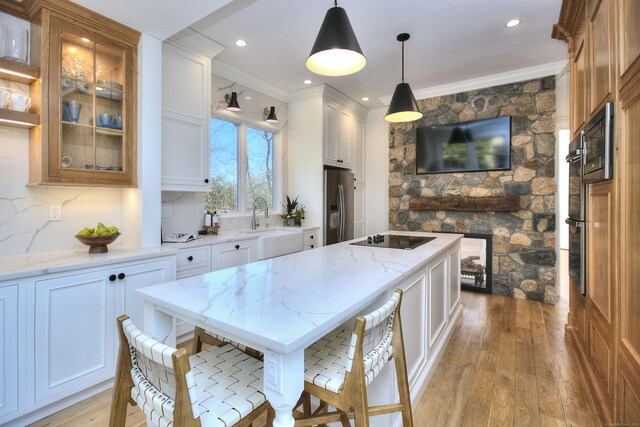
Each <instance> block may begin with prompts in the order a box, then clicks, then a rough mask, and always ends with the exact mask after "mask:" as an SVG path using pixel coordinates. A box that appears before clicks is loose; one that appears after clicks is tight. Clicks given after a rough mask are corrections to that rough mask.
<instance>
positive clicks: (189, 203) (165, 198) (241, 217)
mask: <svg viewBox="0 0 640 427" xmlns="http://www.w3.org/2000/svg"><path fill="white" fill-rule="evenodd" d="M162 210H163V212H164V213H169V212H170V213H171V216H163V218H162V232H163V233H196V232H197V231H198V230H200V229H202V225H203V221H204V194H203V193H190V192H189V193H187V192H176V191H163V192H162ZM251 216H252V214H251V212H247V213H245V214H238V213H233V214H224V213H223V214H220V215H219V218H220V226H221V228H220V232H222V233H223V232H225V231H230V230H247V229H250V228H251V219H252V218H251ZM257 217H258V222H259V224H261V225H262V224H269V226H270V227H273V226H276V225H282V220H281V219H280V216H279V215H278V214H277V213H273V214H271V211H270V213H269V218H265V217H264V213H262V211H260V212H259V213H258V214H257Z"/></svg>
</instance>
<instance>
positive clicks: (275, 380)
mask: <svg viewBox="0 0 640 427" xmlns="http://www.w3.org/2000/svg"><path fill="white" fill-rule="evenodd" d="M281 361H282V356H279V355H276V354H273V353H270V352H269V353H268V354H266V353H265V357H264V362H265V363H264V369H265V375H266V376H267V384H266V385H267V387H269V388H270V389H272V390H275V391H278V392H280V393H282V372H280V369H279V367H280V363H281Z"/></svg>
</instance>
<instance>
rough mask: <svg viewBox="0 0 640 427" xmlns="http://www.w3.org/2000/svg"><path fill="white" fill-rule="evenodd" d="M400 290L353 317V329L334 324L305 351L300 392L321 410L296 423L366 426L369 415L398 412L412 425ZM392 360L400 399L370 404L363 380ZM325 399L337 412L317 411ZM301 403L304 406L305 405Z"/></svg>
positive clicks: (373, 375)
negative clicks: (313, 398)
mask: <svg viewBox="0 0 640 427" xmlns="http://www.w3.org/2000/svg"><path fill="white" fill-rule="evenodd" d="M401 301H402V291H401V290H399V289H398V290H396V291H395V292H394V294H393V296H392V298H391V299H390V300H389V301H387V302H386V303H385V304H384V305H383V306H382V307H380V308H379V309H377V310H375V311H374V312H372V313H369V314H367V315H366V316H360V317H358V318H357V319H356V324H355V327H354V329H353V332H351V331H348V330H347V329H345V328H338V329H336V330H334V331H333V332H330V333H329V334H327V335H325V336H324V337H323V338H321V339H320V340H319V341H317V342H315V343H314V344H312V345H311V346H309V347H308V348H306V349H305V351H304V359H305V360H304V367H305V373H304V380H305V383H304V391H305V392H306V393H308V394H310V395H313V396H316V397H317V398H319V399H320V401H321V402H322V405H321V411H320V413H318V412H316V413H315V414H313V415H312V414H309V412H310V411H309V410H308V409H307V407H305V416H304V417H302V418H297V419H296V426H309V425H316V424H324V423H329V422H337V421H340V422H342V424H343V426H349V425H350V424H349V418H354V419H355V422H356V426H357V427H368V426H369V417H370V416H374V415H382V414H388V413H392V412H402V424H403V426H404V427H412V426H413V416H412V414H411V397H410V395H409V382H408V379H407V366H406V360H405V354H404V341H403V338H402V323H401V320H400V303H401ZM392 358H393V359H395V367H396V377H397V381H398V391H399V395H400V403H391V404H387V405H380V406H372V407H369V405H368V402H367V385H368V384H369V383H371V381H373V379H374V378H375V377H376V376H377V375H378V374H379V373H380V371H381V370H382V368H383V367H384V365H385V364H386V363H387V361H389V360H391V359H392ZM325 404H329V405H331V406H334V407H335V408H336V409H337V411H335V412H330V413H322V412H323V410H322V408H323V406H324V405H325ZM305 406H308V404H307V405H305Z"/></svg>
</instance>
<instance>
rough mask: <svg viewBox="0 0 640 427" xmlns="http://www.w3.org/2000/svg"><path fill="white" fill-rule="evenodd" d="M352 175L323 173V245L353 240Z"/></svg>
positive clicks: (343, 172)
mask: <svg viewBox="0 0 640 427" xmlns="http://www.w3.org/2000/svg"><path fill="white" fill-rule="evenodd" d="M353 183H354V179H353V174H352V173H351V172H347V171H340V170H333V169H325V171H324V244H325V245H331V244H333V243H338V242H344V241H346V240H351V239H353Z"/></svg>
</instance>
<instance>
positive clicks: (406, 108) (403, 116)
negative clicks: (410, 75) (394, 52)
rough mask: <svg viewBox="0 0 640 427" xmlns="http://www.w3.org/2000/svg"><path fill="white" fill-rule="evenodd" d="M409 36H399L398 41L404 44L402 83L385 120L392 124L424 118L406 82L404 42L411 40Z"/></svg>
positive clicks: (392, 98) (393, 97)
mask: <svg viewBox="0 0 640 427" xmlns="http://www.w3.org/2000/svg"><path fill="white" fill-rule="evenodd" d="M409 37H410V36H409V34H407V33H402V34H398V37H397V40H398V41H399V42H402V83H399V84H398V86H396V90H395V91H394V92H393V96H392V97H391V103H390V104H389V109H388V110H387V114H386V115H385V116H384V119H385V120H386V121H388V122H392V123H402V122H411V121H414V120H418V119H421V118H422V113H421V112H420V109H419V108H418V103H417V102H416V98H415V97H414V96H413V92H412V91H411V87H410V86H409V83H405V82H404V42H406V41H407V40H409Z"/></svg>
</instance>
